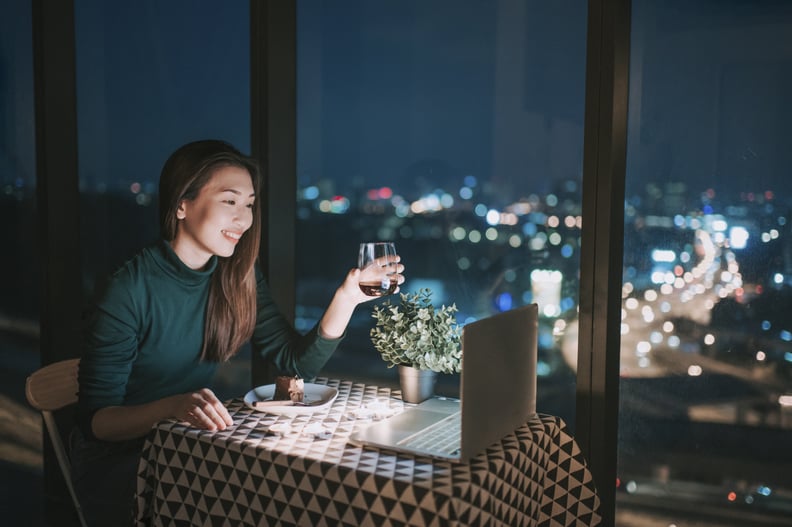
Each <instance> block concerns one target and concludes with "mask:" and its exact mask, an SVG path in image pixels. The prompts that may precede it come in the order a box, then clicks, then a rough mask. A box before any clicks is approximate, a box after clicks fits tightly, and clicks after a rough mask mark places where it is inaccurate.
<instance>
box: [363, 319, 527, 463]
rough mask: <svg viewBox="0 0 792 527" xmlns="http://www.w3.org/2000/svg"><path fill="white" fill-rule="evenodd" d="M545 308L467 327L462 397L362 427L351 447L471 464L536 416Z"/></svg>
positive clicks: (429, 402)
mask: <svg viewBox="0 0 792 527" xmlns="http://www.w3.org/2000/svg"><path fill="white" fill-rule="evenodd" d="M537 331H538V307H537V305H536V304H531V305H527V306H523V307H519V308H515V309H512V310H510V311H506V312H503V313H498V314H496V315H493V316H490V317H488V318H485V319H482V320H477V321H475V322H470V323H468V324H466V325H465V326H463V328H462V373H461V380H460V398H459V399H452V398H446V397H433V398H431V399H429V400H427V401H424V402H422V403H420V404H418V405H416V406H413V407H409V408H408V409H406V410H404V411H403V412H401V413H400V414H397V415H395V416H393V417H389V418H387V419H383V420H382V421H378V422H375V423H372V424H370V425H368V426H366V427H362V428H360V429H358V430H356V431H355V432H353V433H352V435H351V436H350V439H349V441H350V443H352V444H354V445H357V446H362V447H369V448H377V449H384V450H390V451H394V452H406V453H410V454H414V455H424V456H429V457H432V458H437V459H443V460H450V461H460V462H466V461H468V460H469V459H470V458H471V457H473V456H475V455H477V454H478V453H480V452H482V451H484V450H485V449H486V448H487V447H489V446H490V445H492V444H494V443H496V442H497V441H499V440H500V439H502V438H503V437H504V436H506V435H507V434H509V433H511V432H513V431H514V430H516V429H517V428H519V427H520V426H521V425H523V424H525V422H526V421H528V419H529V418H530V417H531V416H533V415H534V414H536V361H537Z"/></svg>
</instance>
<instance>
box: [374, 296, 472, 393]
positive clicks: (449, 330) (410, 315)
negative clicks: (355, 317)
mask: <svg viewBox="0 0 792 527" xmlns="http://www.w3.org/2000/svg"><path fill="white" fill-rule="evenodd" d="M399 296H400V299H401V301H400V302H399V303H398V304H393V303H391V301H390V300H387V301H385V302H384V303H383V304H382V305H379V306H374V311H373V314H372V316H373V317H374V319H376V324H375V326H374V327H373V328H372V329H371V333H370V336H371V342H372V343H373V344H374V347H375V348H376V349H377V351H379V352H380V355H381V356H382V359H383V360H384V361H385V362H386V363H387V364H388V367H389V368H392V367H394V366H398V368H399V378H400V381H401V387H402V398H403V399H404V400H405V401H406V402H420V401H422V400H424V399H427V398H429V397H430V396H431V395H432V393H433V392H434V383H435V381H436V378H437V373H459V372H460V371H461V370H462V347H461V342H460V341H461V335H462V327H461V326H460V325H459V324H458V323H457V320H456V313H457V307H456V304H452V305H450V306H446V305H443V306H441V307H439V308H437V307H435V306H434V305H432V291H431V290H430V289H428V288H422V289H419V290H418V291H417V292H415V293H412V294H410V293H401V294H400V295H399Z"/></svg>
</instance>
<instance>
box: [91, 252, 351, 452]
mask: <svg viewBox="0 0 792 527" xmlns="http://www.w3.org/2000/svg"><path fill="white" fill-rule="evenodd" d="M216 267H217V257H212V259H211V260H210V261H209V263H208V264H207V266H206V268H205V269H203V270H200V271H195V270H192V269H190V268H189V267H187V266H186V265H184V263H183V262H182V261H181V260H180V259H179V258H178V256H176V253H174V252H173V249H171V247H170V245H169V244H168V243H166V242H164V241H162V242H160V243H158V244H156V245H152V246H151V247H148V248H146V249H144V250H143V251H141V252H140V253H139V254H138V255H137V256H135V257H134V258H132V259H131V260H129V261H128V262H127V263H126V264H124V265H123V266H122V267H121V268H120V269H119V270H118V271H116V272H115V273H114V274H113V275H112V277H111V278H110V281H109V284H108V286H107V288H106V290H105V292H104V294H103V296H102V297H101V299H100V301H99V302H98V303H97V305H96V307H95V309H94V311H93V314H92V317H91V320H90V323H89V327H88V332H87V336H86V344H85V348H84V350H83V354H82V357H81V361H80V370H79V384H80V391H79V409H78V412H79V423H80V428H81V429H82V432H83V434H84V435H85V436H86V437H89V438H93V437H94V436H93V433H92V431H91V426H90V422H91V419H92V418H93V414H94V413H95V412H96V411H97V410H99V409H100V408H104V407H106V406H123V405H135V404H143V403H147V402H151V401H154V400H157V399H161V398H163V397H167V396H170V395H175V394H179V393H186V392H191V391H195V390H198V389H200V388H205V387H209V386H210V385H211V382H212V379H213V377H214V373H215V370H216V369H217V363H214V362H201V361H200V360H199V357H200V353H201V347H202V344H203V334H204V318H205V314H206V304H207V299H208V297H209V284H210V278H211V276H212V273H213V272H214V271H215V268H216ZM256 279H257V318H256V329H255V331H254V333H253V338H252V339H251V344H252V346H253V351H254V353H260V354H261V355H262V356H263V357H264V359H265V360H266V361H267V363H268V364H269V365H270V367H271V369H272V370H273V371H277V372H280V373H284V374H292V375H299V376H300V377H303V378H306V379H311V378H313V377H315V376H316V375H317V374H318V373H319V371H320V370H321V368H322V367H323V366H324V364H325V363H326V362H327V360H328V358H329V357H330V355H331V354H332V353H333V351H335V349H336V347H337V346H338V343H339V342H340V339H334V340H330V339H326V338H323V337H321V336H320V335H319V334H318V331H317V328H316V327H314V328H313V329H312V330H311V331H310V332H308V333H307V334H306V335H301V334H300V333H298V332H297V331H296V330H295V329H294V328H293V327H292V326H291V324H289V322H288V321H287V320H286V319H285V318H284V317H283V316H282V314H281V313H280V312H279V311H278V308H277V306H276V305H275V303H274V302H273V300H272V296H271V295H270V291H269V288H268V286H267V284H266V282H265V281H264V278H263V276H262V274H261V273H260V272H259V270H258V268H257V269H256Z"/></svg>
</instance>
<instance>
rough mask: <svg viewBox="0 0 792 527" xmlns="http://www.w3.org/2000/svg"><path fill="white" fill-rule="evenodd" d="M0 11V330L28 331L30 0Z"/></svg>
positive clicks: (32, 304) (32, 275) (31, 286)
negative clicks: (0, 249) (0, 252)
mask: <svg viewBox="0 0 792 527" xmlns="http://www.w3.org/2000/svg"><path fill="white" fill-rule="evenodd" d="M0 14H1V15H2V16H0V233H1V234H0V235H1V236H2V238H0V243H1V244H2V247H3V248H4V249H3V257H2V258H0V276H2V277H3V279H2V280H0V331H2V332H3V333H5V331H10V332H14V333H17V332H21V333H30V332H31V331H34V330H33V328H35V331H38V313H39V307H38V301H39V288H38V284H39V274H38V261H37V258H36V257H35V256H36V254H37V248H36V234H37V233H36V213H35V209H36V151H35V129H34V126H35V119H34V100H33V38H32V20H31V11H30V4H29V2H24V1H12V2H7V3H3V6H2V9H0ZM0 347H3V348H4V346H0ZM36 347H37V345H36ZM36 360H37V359H36Z"/></svg>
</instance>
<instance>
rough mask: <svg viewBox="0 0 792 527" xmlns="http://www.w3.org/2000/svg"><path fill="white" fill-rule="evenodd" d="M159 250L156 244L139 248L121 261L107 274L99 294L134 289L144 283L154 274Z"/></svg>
mask: <svg viewBox="0 0 792 527" xmlns="http://www.w3.org/2000/svg"><path fill="white" fill-rule="evenodd" d="M159 252H161V250H160V249H159V248H158V247H157V244H152V245H150V246H147V247H144V248H143V249H140V250H139V251H138V252H137V253H135V254H134V255H132V256H131V257H129V258H128V259H127V260H125V261H124V262H123V263H121V264H120V265H119V266H118V267H116V269H115V270H114V271H113V272H112V273H110V275H109V276H107V278H106V280H105V283H104V287H103V288H102V291H101V293H102V294H101V296H103V297H106V296H107V295H114V296H115V295H118V294H119V292H121V291H130V290H135V289H138V288H140V287H141V286H143V285H144V284H146V283H147V282H148V281H149V280H150V278H151V277H152V276H156V275H157V272H158V267H157V265H156V261H157V260H158V259H159V258H160V256H158V253H159Z"/></svg>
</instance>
